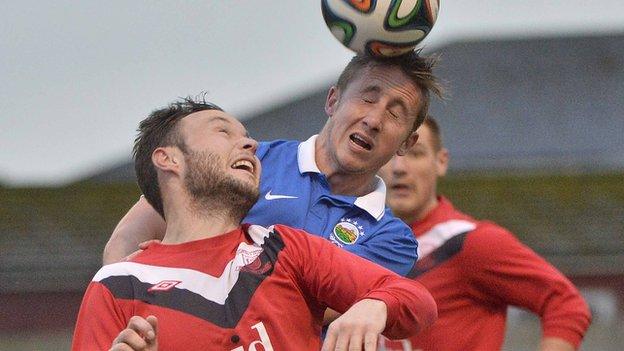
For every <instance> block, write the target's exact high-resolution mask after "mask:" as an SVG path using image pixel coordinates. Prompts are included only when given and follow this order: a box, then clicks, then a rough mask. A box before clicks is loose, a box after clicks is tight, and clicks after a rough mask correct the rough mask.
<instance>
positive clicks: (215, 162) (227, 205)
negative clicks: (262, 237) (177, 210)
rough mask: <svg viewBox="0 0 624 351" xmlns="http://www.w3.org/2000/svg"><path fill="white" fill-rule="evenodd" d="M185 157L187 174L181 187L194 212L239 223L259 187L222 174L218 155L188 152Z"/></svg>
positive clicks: (251, 203)
mask: <svg viewBox="0 0 624 351" xmlns="http://www.w3.org/2000/svg"><path fill="white" fill-rule="evenodd" d="M185 158H186V163H187V168H188V171H187V173H186V176H185V177H184V184H185V187H186V190H187V191H188V193H189V194H190V196H191V201H192V202H191V205H192V207H193V211H194V212H196V214H197V215H198V216H202V217H203V216H209V215H212V216H224V217H225V218H230V219H232V220H233V221H235V222H236V223H240V222H241V221H242V219H243V218H244V217H245V216H246V215H247V212H249V210H250V209H251V207H253V205H254V204H255V203H256V201H258V197H259V189H258V187H257V186H254V185H252V184H250V183H246V182H242V181H240V180H238V179H236V178H234V177H232V176H229V175H227V174H224V173H223V172H222V171H221V170H220V168H219V166H220V165H223V159H222V158H221V157H220V156H219V155H216V154H212V153H209V152H195V151H191V152H189V153H187V154H186V156H185Z"/></svg>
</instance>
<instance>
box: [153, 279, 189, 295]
mask: <svg viewBox="0 0 624 351" xmlns="http://www.w3.org/2000/svg"><path fill="white" fill-rule="evenodd" d="M180 283H182V281H180V280H163V281H161V282H158V283H156V284H154V285H152V287H151V288H149V289H147V292H154V291H169V290H171V289H173V288H174V287H175V286H176V285H178V284H180Z"/></svg>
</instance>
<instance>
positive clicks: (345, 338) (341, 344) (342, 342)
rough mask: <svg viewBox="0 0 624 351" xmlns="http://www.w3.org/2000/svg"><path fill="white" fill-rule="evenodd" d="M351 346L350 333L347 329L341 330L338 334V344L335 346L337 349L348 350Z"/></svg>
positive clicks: (338, 350)
mask: <svg viewBox="0 0 624 351" xmlns="http://www.w3.org/2000/svg"><path fill="white" fill-rule="evenodd" d="M348 347H349V333H348V332H346V331H341V332H340V333H339V334H338V338H337V339H336V346H335V347H334V350H335V351H347V348H348Z"/></svg>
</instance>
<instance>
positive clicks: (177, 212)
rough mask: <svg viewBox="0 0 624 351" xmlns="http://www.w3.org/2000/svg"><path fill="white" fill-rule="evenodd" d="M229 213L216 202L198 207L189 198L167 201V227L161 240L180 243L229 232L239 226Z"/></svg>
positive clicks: (238, 221)
mask: <svg viewBox="0 0 624 351" xmlns="http://www.w3.org/2000/svg"><path fill="white" fill-rule="evenodd" d="M171 202H173V201H171ZM231 213H232V211H229V210H227V209H225V210H224V209H223V208H220V207H219V206H216V204H215V206H212V207H211V208H207V207H206V206H202V208H198V206H196V205H195V204H194V203H192V202H191V201H190V200H189V199H185V200H180V201H178V203H169V204H168V206H166V207H165V217H166V218H167V229H166V231H165V236H164V238H163V240H162V242H163V243H164V244H181V243H184V242H189V241H194V240H201V239H207V238H212V237H216V236H219V235H222V234H225V233H227V232H230V231H232V230H234V229H236V228H238V227H239V226H240V219H239V218H234V217H233V216H231Z"/></svg>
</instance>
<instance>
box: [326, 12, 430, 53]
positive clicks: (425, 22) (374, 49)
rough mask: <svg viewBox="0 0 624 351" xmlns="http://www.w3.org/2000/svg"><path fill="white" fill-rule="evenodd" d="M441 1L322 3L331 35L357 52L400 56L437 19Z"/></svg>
mask: <svg viewBox="0 0 624 351" xmlns="http://www.w3.org/2000/svg"><path fill="white" fill-rule="evenodd" d="M439 4H440V3H439V0H321V7H322V10H323V17H324V18H325V23H326V24H327V26H328V27H329V29H330V31H331V32H332V34H333V35H334V36H335V37H336V39H338V40H339V41H340V42H341V43H342V44H343V45H344V46H346V47H348V48H349V49H351V50H353V51H355V52H358V53H368V54H372V55H376V56H398V55H401V54H404V53H407V52H409V51H412V50H414V48H415V47H416V45H418V43H420V42H421V41H422V40H423V39H424V38H425V37H426V36H427V34H429V32H430V31H431V28H432V27H433V24H434V23H435V21H436V19H437V17H438V7H439Z"/></svg>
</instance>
